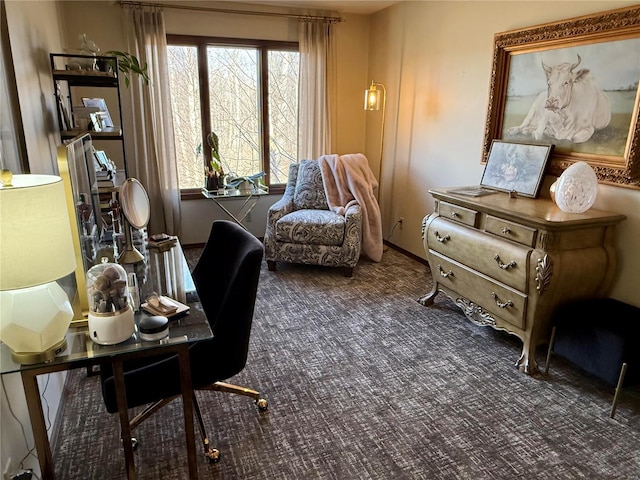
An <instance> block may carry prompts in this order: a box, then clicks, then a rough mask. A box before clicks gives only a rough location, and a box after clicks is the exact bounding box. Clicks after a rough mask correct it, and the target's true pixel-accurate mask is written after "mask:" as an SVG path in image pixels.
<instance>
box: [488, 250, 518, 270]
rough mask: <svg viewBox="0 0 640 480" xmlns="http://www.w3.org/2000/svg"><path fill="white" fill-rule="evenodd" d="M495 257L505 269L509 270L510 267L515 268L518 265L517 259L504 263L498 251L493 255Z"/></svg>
mask: <svg viewBox="0 0 640 480" xmlns="http://www.w3.org/2000/svg"><path fill="white" fill-rule="evenodd" d="M493 259H494V260H495V261H496V262H497V264H498V266H499V267H500V268H501V269H503V270H509V269H510V268H513V267H515V266H516V261H515V260H511V261H510V262H509V263H503V262H502V260H500V255H498V254H497V253H496V256H495V257H493Z"/></svg>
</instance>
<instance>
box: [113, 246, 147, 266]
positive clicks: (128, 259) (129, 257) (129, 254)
mask: <svg viewBox="0 0 640 480" xmlns="http://www.w3.org/2000/svg"><path fill="white" fill-rule="evenodd" d="M142 261H144V255H143V254H142V253H140V252H139V251H138V249H136V248H135V247H131V249H128V248H127V249H126V250H125V251H124V252H122V254H121V255H120V256H119V257H118V263H119V264H121V265H126V264H131V263H138V262H142Z"/></svg>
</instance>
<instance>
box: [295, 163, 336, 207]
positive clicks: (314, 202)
mask: <svg viewBox="0 0 640 480" xmlns="http://www.w3.org/2000/svg"><path fill="white" fill-rule="evenodd" d="M293 204H294V207H295V209H296V210H302V209H311V210H329V204H328V203H327V196H326V194H325V192H324V184H323V182H322V172H321V171H320V164H319V163H318V160H302V161H301V162H300V164H299V165H298V174H297V178H296V187H295V190H294V192H293Z"/></svg>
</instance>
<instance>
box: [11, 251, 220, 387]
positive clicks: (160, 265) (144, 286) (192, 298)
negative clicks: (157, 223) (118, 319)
mask: <svg viewBox="0 0 640 480" xmlns="http://www.w3.org/2000/svg"><path fill="white" fill-rule="evenodd" d="M146 258H147V262H145V263H144V264H142V263H141V264H137V268H136V274H137V277H138V281H139V288H140V300H141V303H142V301H144V299H145V298H146V297H147V296H148V295H149V294H150V293H151V292H152V291H155V292H157V293H159V294H161V295H168V296H170V297H172V298H175V299H176V300H178V301H180V302H183V303H186V304H187V305H188V306H189V307H190V309H189V313H188V314H186V315H183V316H180V317H177V318H170V319H169V336H168V337H167V338H165V339H163V340H155V341H143V340H141V339H140V335H139V332H138V324H139V322H140V320H141V319H142V318H144V317H145V316H149V315H150V314H148V313H146V312H145V311H144V310H142V309H139V310H138V311H137V312H136V314H135V322H136V329H135V332H134V334H133V335H132V336H131V337H130V338H129V339H128V340H126V341H124V342H121V343H118V344H115V345H99V344H97V343H95V342H93V341H92V340H91V339H90V337H89V331H88V328H87V327H86V326H72V327H70V328H69V330H68V331H67V335H66V339H67V348H66V349H65V350H64V351H63V352H62V353H60V354H59V355H57V356H56V357H55V358H54V359H53V360H52V361H51V362H47V363H36V364H33V365H21V364H19V363H16V362H15V361H13V359H12V357H11V351H10V349H9V348H8V347H7V346H6V345H5V344H0V369H1V372H0V373H2V374H3V375H4V374H7V373H13V372H20V371H23V370H27V369H38V368H42V367H50V368H51V369H52V370H64V369H67V368H76V367H81V366H83V365H84V364H86V365H89V364H97V363H101V359H104V361H109V358H110V357H113V356H116V355H123V354H130V353H135V352H141V351H144V350H151V349H156V348H162V346H163V345H176V344H181V343H192V342H196V341H200V340H207V339H210V338H212V337H213V334H212V332H211V328H210V326H209V322H208V321H207V317H206V315H205V314H204V311H203V310H202V306H201V304H200V302H199V299H198V297H197V294H196V292H195V286H194V284H193V281H192V278H191V274H190V273H189V269H188V267H187V265H186V260H185V259H184V254H183V253H182V249H181V248H180V245H179V244H177V245H176V246H175V247H173V248H172V249H171V251H165V252H154V251H153V249H149V255H148V257H146ZM176 267H177V268H176ZM127 268H129V266H127ZM176 271H177V273H176ZM167 277H170V278H169V280H171V282H169V281H168V280H167ZM170 283H174V284H175V283H178V284H180V287H179V288H176V287H175V285H174V287H167V286H166V285H167V284H170ZM163 285H164V286H163ZM167 288H174V289H175V291H176V292H180V297H181V298H176V296H177V295H172V294H171V292H167ZM74 364H75V365H74Z"/></svg>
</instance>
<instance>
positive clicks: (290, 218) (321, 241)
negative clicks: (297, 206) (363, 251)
mask: <svg viewBox="0 0 640 480" xmlns="http://www.w3.org/2000/svg"><path fill="white" fill-rule="evenodd" d="M344 231H345V218H344V217H343V216H341V215H338V214H336V213H333V212H332V211H330V210H315V209H314V210H309V209H305V210H296V211H294V212H291V213H288V214H287V215H285V216H284V217H282V218H281V219H280V220H278V221H277V223H276V240H277V241H278V242H287V243H306V244H310V245H342V243H343V241H344Z"/></svg>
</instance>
